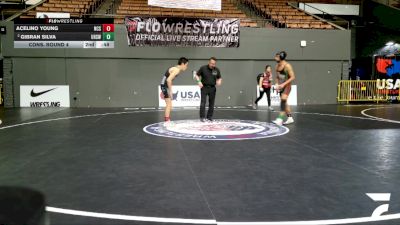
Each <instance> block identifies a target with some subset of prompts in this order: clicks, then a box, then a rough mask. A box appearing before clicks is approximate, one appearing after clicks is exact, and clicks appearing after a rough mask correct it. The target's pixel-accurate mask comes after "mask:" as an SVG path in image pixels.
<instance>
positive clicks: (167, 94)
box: [161, 84, 169, 98]
mask: <svg viewBox="0 0 400 225" xmlns="http://www.w3.org/2000/svg"><path fill="white" fill-rule="evenodd" d="M161 92H162V93H163V95H164V98H169V93H168V87H167V85H165V84H161Z"/></svg>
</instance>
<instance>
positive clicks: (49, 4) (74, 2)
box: [21, 0, 102, 18]
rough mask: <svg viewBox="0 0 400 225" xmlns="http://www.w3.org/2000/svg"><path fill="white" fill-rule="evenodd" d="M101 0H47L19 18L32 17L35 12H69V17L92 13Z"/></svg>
mask: <svg viewBox="0 0 400 225" xmlns="http://www.w3.org/2000/svg"><path fill="white" fill-rule="evenodd" d="M101 1H102V0H48V1H46V2H45V3H43V4H41V5H40V6H37V7H35V9H33V10H30V11H28V13H27V14H26V15H21V18H34V17H35V16H36V13H37V12H58V13H70V15H71V17H82V16H83V15H85V14H89V13H92V12H93V11H94V10H95V9H96V8H97V7H98V6H99V4H100V3H101Z"/></svg>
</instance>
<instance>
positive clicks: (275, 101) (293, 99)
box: [257, 85, 297, 106]
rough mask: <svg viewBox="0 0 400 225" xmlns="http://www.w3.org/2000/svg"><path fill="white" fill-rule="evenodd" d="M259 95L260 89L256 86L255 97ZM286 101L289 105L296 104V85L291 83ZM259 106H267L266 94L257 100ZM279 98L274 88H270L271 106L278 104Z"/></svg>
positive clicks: (279, 103)
mask: <svg viewBox="0 0 400 225" xmlns="http://www.w3.org/2000/svg"><path fill="white" fill-rule="evenodd" d="M258 96H260V91H259V88H258V86H257V97H258ZM287 103H288V104H289V105H297V85H292V89H291V91H290V95H289V98H288V101H287ZM258 105H259V106H268V101H267V95H266V94H264V96H263V98H262V99H261V100H260V101H259V102H258ZM280 105H281V98H280V96H279V93H278V92H276V91H275V88H274V87H272V88H271V106H280Z"/></svg>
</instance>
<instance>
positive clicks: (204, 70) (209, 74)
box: [196, 57, 222, 122]
mask: <svg viewBox="0 0 400 225" xmlns="http://www.w3.org/2000/svg"><path fill="white" fill-rule="evenodd" d="M216 64H217V59H216V58H215V57H211V58H210V59H209V61H208V65H204V66H202V67H200V69H199V71H197V76H196V80H197V83H198V85H199V87H200V89H201V103H200V120H201V121H202V122H206V121H213V118H212V117H213V113H214V103H215V94H216V92H217V89H216V87H215V86H216V85H217V86H220V85H221V83H222V78H221V72H220V71H219V69H218V68H217V67H216ZM207 96H208V112H207V117H206V101H207Z"/></svg>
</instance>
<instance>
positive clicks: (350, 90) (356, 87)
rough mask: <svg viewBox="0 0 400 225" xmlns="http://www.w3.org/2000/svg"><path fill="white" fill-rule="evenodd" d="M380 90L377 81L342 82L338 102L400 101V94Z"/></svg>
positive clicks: (339, 86)
mask: <svg viewBox="0 0 400 225" xmlns="http://www.w3.org/2000/svg"><path fill="white" fill-rule="evenodd" d="M392 91H393V90H388V89H384V88H380V87H379V86H378V81H377V80H341V81H339V85H338V96H337V101H338V102H345V103H349V102H377V103H378V102H387V101H390V100H400V92H399V90H394V91H397V95H393V93H392Z"/></svg>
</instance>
